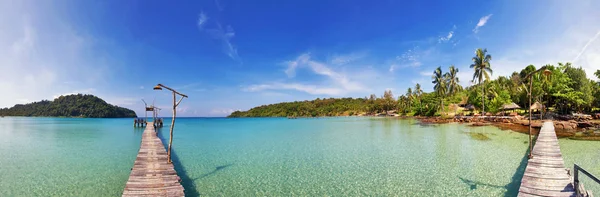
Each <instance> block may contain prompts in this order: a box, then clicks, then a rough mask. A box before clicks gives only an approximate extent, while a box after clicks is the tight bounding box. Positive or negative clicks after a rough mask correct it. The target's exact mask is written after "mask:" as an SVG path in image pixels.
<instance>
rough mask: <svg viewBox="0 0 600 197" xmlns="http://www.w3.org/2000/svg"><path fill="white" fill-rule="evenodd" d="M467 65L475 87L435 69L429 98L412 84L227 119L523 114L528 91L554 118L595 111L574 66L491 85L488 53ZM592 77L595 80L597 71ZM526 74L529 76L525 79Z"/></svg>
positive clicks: (599, 104)
mask: <svg viewBox="0 0 600 197" xmlns="http://www.w3.org/2000/svg"><path fill="white" fill-rule="evenodd" d="M472 60H473V64H471V65H470V68H472V69H473V81H472V82H477V84H475V85H472V86H469V87H467V88H464V89H463V87H461V86H460V85H459V80H458V77H457V76H458V72H459V70H458V69H457V68H455V67H454V65H452V66H450V67H449V71H448V72H447V73H444V74H442V73H443V72H442V67H438V68H436V69H435V71H434V72H433V75H432V83H433V84H434V92H431V93H425V92H423V90H422V89H421V85H420V84H418V83H417V84H415V87H414V89H413V88H411V87H409V88H408V90H407V92H406V94H404V95H401V96H400V97H398V98H397V99H395V98H394V96H393V94H392V91H389V90H388V91H385V92H384V94H383V96H382V97H379V98H378V97H377V96H376V95H374V94H371V95H370V96H369V98H367V97H365V98H328V99H316V100H312V101H296V102H287V103H278V104H271V105H263V106H259V107H255V108H252V109H250V110H248V111H243V112H242V111H236V112H233V113H232V114H231V115H230V116H229V117H286V116H294V117H298V116H300V117H311V116H312V117H315V116H345V115H359V114H365V115H375V114H380V113H385V112H387V111H390V110H396V112H397V113H398V114H403V115H407V116H412V115H415V116H416V115H420V116H436V115H444V114H452V113H453V114H456V113H459V110H458V108H457V107H456V105H455V104H459V103H461V102H462V104H465V103H464V102H466V103H468V104H472V105H473V106H474V107H475V108H476V109H480V110H481V112H485V111H487V112H490V113H497V112H500V111H501V110H502V106H503V105H504V104H509V103H511V102H514V103H516V104H517V105H519V106H521V107H522V108H524V109H528V106H529V97H528V94H529V92H531V93H532V102H533V103H535V102H539V103H541V104H543V105H545V106H547V108H548V109H551V110H554V111H555V112H556V113H559V114H568V113H572V112H579V113H591V112H595V111H597V110H598V108H600V82H596V81H594V80H591V79H589V78H588V77H587V76H586V73H585V71H584V70H583V69H582V68H581V67H579V68H578V67H574V66H573V65H571V63H564V64H563V63H558V64H557V65H543V66H541V67H540V68H539V69H537V68H536V67H535V66H534V65H528V66H525V67H524V68H523V69H522V70H520V71H515V72H513V73H512V74H511V75H510V76H499V77H498V78H496V79H494V80H490V79H491V78H492V71H493V70H492V67H491V61H492V56H491V55H490V54H488V53H487V49H477V50H476V51H475V57H473V58H472ZM537 71H545V72H537ZM532 73H533V74H532ZM594 74H595V75H596V77H598V78H600V70H597V71H595V73H594ZM528 75H530V76H531V77H529V78H528ZM530 80H531V81H530ZM530 82H531V84H532V87H531V88H530V87H529V84H530ZM530 89H531V90H530ZM450 105H452V106H453V107H454V109H453V110H452V109H451V108H447V106H450ZM484 110H485V111H484Z"/></svg>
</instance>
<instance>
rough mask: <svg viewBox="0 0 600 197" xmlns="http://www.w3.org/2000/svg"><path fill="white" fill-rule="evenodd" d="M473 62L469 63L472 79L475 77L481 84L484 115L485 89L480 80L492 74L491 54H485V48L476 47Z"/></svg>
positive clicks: (482, 80)
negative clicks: (472, 71)
mask: <svg viewBox="0 0 600 197" xmlns="http://www.w3.org/2000/svg"><path fill="white" fill-rule="evenodd" d="M472 60H473V64H471V66H470V67H471V68H472V69H474V71H475V72H474V73H473V81H475V79H477V81H478V84H479V85H481V106H482V107H481V113H482V115H485V98H484V97H485V90H484V88H485V87H484V85H483V84H482V82H484V80H489V79H490V75H492V74H493V73H492V72H493V71H492V65H491V64H490V61H492V55H490V54H487V49H481V48H478V49H477V50H475V57H473V58H472Z"/></svg>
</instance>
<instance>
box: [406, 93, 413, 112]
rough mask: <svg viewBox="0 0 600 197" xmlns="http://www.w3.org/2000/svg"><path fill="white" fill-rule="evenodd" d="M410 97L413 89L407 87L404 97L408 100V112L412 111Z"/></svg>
mask: <svg viewBox="0 0 600 197" xmlns="http://www.w3.org/2000/svg"><path fill="white" fill-rule="evenodd" d="M412 98H413V91H412V88H408V90H406V99H407V100H408V110H409V111H408V112H409V113H410V112H411V111H412V109H411V108H412V105H411V104H412V103H411V102H412Z"/></svg>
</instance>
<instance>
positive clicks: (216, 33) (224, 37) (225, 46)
mask: <svg viewBox="0 0 600 197" xmlns="http://www.w3.org/2000/svg"><path fill="white" fill-rule="evenodd" d="M207 21H208V16H207V15H206V14H205V13H204V12H201V13H200V15H199V16H198V24H197V25H198V29H199V30H200V32H205V33H207V34H208V35H210V36H211V37H212V38H213V39H215V40H219V41H220V42H221V45H222V50H223V52H224V53H225V54H226V55H227V56H229V58H231V59H232V60H234V61H237V62H240V63H241V62H242V60H241V58H240V56H239V55H238V51H237V47H236V46H235V45H234V44H233V43H232V41H231V40H232V39H233V37H234V36H235V31H234V30H233V27H231V26H230V25H228V26H226V27H225V28H223V26H222V25H221V23H220V22H219V21H215V22H214V24H215V25H214V26H213V27H212V28H206V27H205V26H206V23H207Z"/></svg>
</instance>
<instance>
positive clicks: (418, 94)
mask: <svg viewBox="0 0 600 197" xmlns="http://www.w3.org/2000/svg"><path fill="white" fill-rule="evenodd" d="M413 94H414V95H415V96H416V97H417V100H419V114H423V110H422V109H423V102H421V95H423V90H422V89H421V84H419V83H417V84H416V85H415V91H414V92H413Z"/></svg>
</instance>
